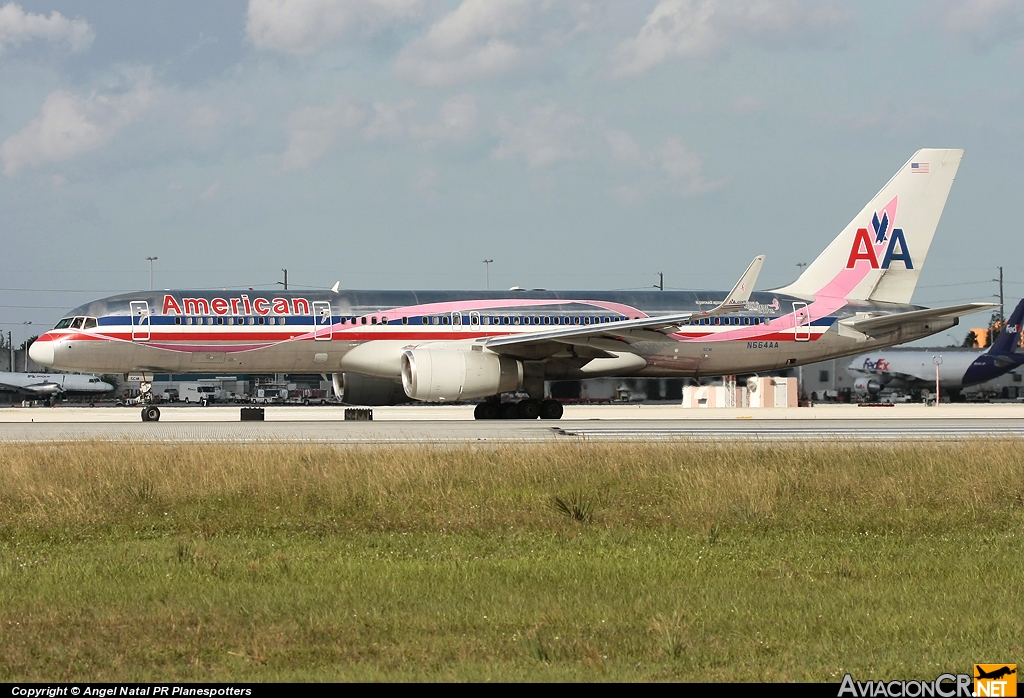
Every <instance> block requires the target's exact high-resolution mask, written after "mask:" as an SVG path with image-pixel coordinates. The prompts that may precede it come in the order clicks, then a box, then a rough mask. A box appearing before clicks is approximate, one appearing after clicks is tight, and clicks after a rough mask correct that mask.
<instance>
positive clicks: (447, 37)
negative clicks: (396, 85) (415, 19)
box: [395, 0, 534, 85]
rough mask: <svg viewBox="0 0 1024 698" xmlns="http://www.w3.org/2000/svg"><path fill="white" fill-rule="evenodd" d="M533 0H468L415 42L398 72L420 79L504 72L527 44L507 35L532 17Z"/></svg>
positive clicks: (447, 80)
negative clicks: (522, 43)
mask: <svg viewBox="0 0 1024 698" xmlns="http://www.w3.org/2000/svg"><path fill="white" fill-rule="evenodd" d="M533 4H534V3H533V0H463V2H462V4H461V5H459V7H458V8H456V9H455V10H453V11H452V12H451V13H449V14H448V15H446V16H445V17H443V18H442V19H440V20H438V21H437V22H435V23H434V24H433V25H432V26H431V27H430V29H429V30H428V31H427V33H426V35H424V36H422V37H420V38H419V39H416V40H414V41H413V42H411V43H410V44H409V45H408V46H407V47H406V48H405V49H404V50H403V51H402V53H401V54H400V55H399V56H398V58H397V60H396V61H395V73H396V74H398V75H399V76H401V77H404V78H406V79H409V80H412V81H414V82H416V83H419V84H421V85H450V84H454V83H460V82H467V81H471V80H479V79H484V78H488V77H491V76H493V75H498V74H500V73H504V72H506V71H508V70H510V69H512V68H514V67H515V66H517V65H518V64H519V63H521V62H522V60H523V59H524V57H525V56H526V54H527V51H526V49H524V48H522V47H520V46H517V45H516V44H514V43H513V42H511V41H509V40H508V39H506V38H504V37H505V36H506V35H507V34H510V33H512V32H515V31H517V30H519V29H521V28H522V27H523V26H524V25H525V24H526V23H527V21H528V20H529V18H530V14H531V11H532V6H533Z"/></svg>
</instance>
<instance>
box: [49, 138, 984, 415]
mask: <svg viewBox="0 0 1024 698" xmlns="http://www.w3.org/2000/svg"><path fill="white" fill-rule="evenodd" d="M962 156H963V151H962V150H951V149H926V150H920V151H918V152H917V153H915V154H914V156H913V158H911V160H910V161H909V162H907V163H906V164H905V165H904V166H903V167H902V168H901V169H900V170H899V172H897V173H896V175H895V176H894V177H893V178H892V179H891V180H889V182H888V183H887V184H886V185H885V186H884V187H883V188H882V190H881V191H880V192H879V193H878V194H877V195H876V196H875V197H874V198H873V199H871V200H870V201H869V202H868V204H867V205H866V206H865V207H864V209H863V210H862V211H861V212H860V213H858V214H857V216H856V217H855V218H854V219H853V220H852V221H851V222H850V224H849V225H847V226H846V228H844V229H843V231H842V232H840V233H839V235H838V236H837V237H836V238H835V239H834V240H832V242H831V244H830V245H829V246H828V247H827V248H826V249H825V251H824V252H822V253H821V255H820V256H819V257H818V258H817V259H816V260H814V262H812V263H811V265H810V266H808V267H807V268H806V269H805V270H804V272H803V273H802V274H801V275H800V277H799V278H798V279H797V280H796V281H794V282H793V283H791V284H789V285H788V286H785V287H783V288H779V289H775V290H772V291H760V292H752V289H753V287H754V282H755V281H756V278H757V274H758V271H759V270H760V268H761V263H762V262H763V260H764V257H763V256H760V257H757V258H755V259H754V261H753V262H752V263H751V264H750V266H749V267H748V268H747V270H746V272H744V274H743V276H742V277H741V278H740V280H739V282H737V284H736V285H735V286H734V287H733V289H732V291H730V292H728V293H723V292H721V291H718V292H714V291H653V290H652V291H632V292H614V291H545V290H532V291H525V290H518V289H513V290H511V291H485V292H481V291H343V290H339V289H338V284H335V286H334V288H333V289H331V290H330V291H324V292H268V293H264V292H250V293H229V292H223V291H184V290H181V291H178V290H175V291H163V292H158V293H154V292H138V293H128V294H124V295H120V296H114V297H111V298H105V299H102V300H98V301H94V302H92V303H86V304H85V305H83V306H81V307H79V308H76V309H75V310H73V311H71V312H69V313H68V314H67V315H66V316H65V317H64V318H63V319H61V320H60V322H58V323H57V325H56V327H54V328H53V329H52V330H50V331H49V332H47V333H46V334H44V335H43V336H41V337H40V338H39V339H38V340H36V342H35V343H34V344H33V345H32V348H31V350H30V355H31V357H32V359H33V360H34V361H37V362H39V363H41V364H43V365H46V366H56V367H61V368H67V369H79V370H92V371H101V372H102V371H109V372H142V373H153V372H161V373H189V372H193V373H209V372H211V371H216V372H218V373H224V372H245V373H272V372H274V373H299V372H305V373H322V374H328V373H330V374H333V377H334V385H335V388H336V390H337V391H338V393H339V395H340V396H341V397H342V400H343V401H345V402H348V403H350V404H361V405H382V404H396V403H399V402H408V401H409V400H421V401H425V402H454V401H463V400H480V399H483V402H482V403H481V404H479V405H478V406H477V408H476V417H477V419H493V418H499V417H503V418H536V417H538V416H540V417H542V418H546V419H558V418H560V417H561V415H562V407H561V405H560V404H559V403H558V402H556V401H553V400H544V399H543V397H544V381H545V380H552V379H573V378H585V377H596V376H717V375H723V374H734V373H753V372H757V371H770V370H773V369H779V368H785V367H789V366H798V365H800V364H805V363H811V362H815V361H821V360H823V359H828V358H836V357H842V356H849V355H852V354H857V353H860V352H863V351H865V350H868V349H873V348H877V347H887V346H891V345H893V344H899V343H902V342H907V341H911V340H915V339H920V338H921V337H926V336H928V335H931V334H935V333H936V332H942V331H944V330H947V329H949V328H950V327H953V326H954V325H956V324H957V322H958V318H959V317H960V316H962V315H968V314H971V313H976V312H979V311H982V310H987V309H991V308H993V307H995V305H994V304H992V303H967V304H963V305H955V306H951V307H945V308H936V309H928V308H923V307H920V306H916V305H911V304H910V300H911V296H912V295H913V293H914V288H915V286H916V285H917V280H918V276H919V275H920V273H921V267H922V266H923V265H924V261H925V257H926V255H927V254H928V248H929V247H930V245H931V242H932V237H933V235H934V233H935V229H936V226H937V225H938V222H939V217H940V215H941V213H942V209H943V207H944V206H945V203H946V197H947V196H948V194H949V190H950V187H951V186H952V184H953V177H954V175H955V174H956V171H957V168H958V167H959V165H960V159H961V157H962ZM519 391H525V392H526V394H527V395H528V396H529V399H525V400H522V401H519V402H512V401H506V402H502V401H501V396H502V395H503V394H509V393H516V392H519ZM149 409H150V410H151V411H150V412H148V415H149V416H146V415H144V418H145V419H158V418H159V413H158V412H157V413H156V414H154V413H153V412H152V408H149Z"/></svg>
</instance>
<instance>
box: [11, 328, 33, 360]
mask: <svg viewBox="0 0 1024 698" xmlns="http://www.w3.org/2000/svg"><path fill="white" fill-rule="evenodd" d="M21 324H22V325H23V326H26V327H27V326H28V325H31V324H32V321H31V320H26V321H25V322H23V323H21ZM31 332H32V330H31V329H26V330H25V373H28V335H29V333H31ZM11 370H12V371H13V370H14V357H13V355H12V357H11Z"/></svg>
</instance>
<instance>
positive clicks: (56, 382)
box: [0, 373, 114, 401]
mask: <svg viewBox="0 0 1024 698" xmlns="http://www.w3.org/2000/svg"><path fill="white" fill-rule="evenodd" d="M113 389H114V386H112V385H111V384H110V383H106V382H104V381H101V380H100V379H99V378H97V377H96V376H82V375H76V374H70V373H0V390H4V391H9V392H15V393H18V394H20V395H25V396H27V397H32V398H37V399H43V400H47V401H49V400H52V399H53V398H55V397H58V396H60V395H99V394H101V393H109V392H110V391H112V390H113Z"/></svg>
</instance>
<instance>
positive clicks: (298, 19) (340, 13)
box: [246, 0, 423, 54]
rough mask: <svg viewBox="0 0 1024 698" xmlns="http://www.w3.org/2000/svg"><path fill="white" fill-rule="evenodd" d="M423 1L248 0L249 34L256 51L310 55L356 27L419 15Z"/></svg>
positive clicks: (247, 24) (247, 25)
mask: <svg viewBox="0 0 1024 698" xmlns="http://www.w3.org/2000/svg"><path fill="white" fill-rule="evenodd" d="M422 4H423V2H422V0H249V12H248V19H247V21H246V33H247V34H248V35H249V39H250V40H251V41H252V42H253V44H254V45H255V46H256V47H257V48H261V49H266V50H270V51H280V52H282V53H293V54H307V53H312V52H313V51H315V50H316V49H318V48H320V47H322V46H324V45H325V44H328V43H330V42H331V41H334V40H335V39H339V38H341V37H342V36H344V34H345V33H346V32H347V31H348V30H349V29H351V28H352V27H353V26H355V25H357V24H361V25H368V26H370V27H374V26H379V25H381V24H386V23H388V22H392V21H394V20H397V19H404V18H407V17H414V16H416V15H417V14H418V13H419V11H420V7H421V6H422Z"/></svg>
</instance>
